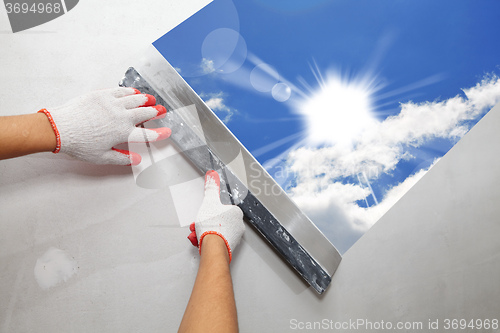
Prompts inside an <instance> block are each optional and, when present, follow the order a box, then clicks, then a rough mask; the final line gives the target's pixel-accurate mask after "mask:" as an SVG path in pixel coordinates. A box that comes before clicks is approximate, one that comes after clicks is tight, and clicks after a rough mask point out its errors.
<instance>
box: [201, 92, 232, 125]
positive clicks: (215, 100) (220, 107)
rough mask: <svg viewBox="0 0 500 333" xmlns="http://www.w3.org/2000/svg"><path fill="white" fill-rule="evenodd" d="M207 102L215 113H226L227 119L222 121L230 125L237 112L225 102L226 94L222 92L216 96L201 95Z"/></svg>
mask: <svg viewBox="0 0 500 333" xmlns="http://www.w3.org/2000/svg"><path fill="white" fill-rule="evenodd" d="M200 96H201V97H202V98H203V99H204V100H205V104H206V105H207V106H208V107H209V108H210V109H212V110H213V111H214V112H215V113H219V114H220V113H224V114H225V117H224V118H223V119H222V121H223V122H224V123H226V124H227V123H228V122H229V121H230V120H231V117H232V116H233V115H234V114H235V112H236V110H235V109H231V108H230V107H228V106H227V105H226V104H225V102H224V94H223V93H222V92H219V93H216V94H200Z"/></svg>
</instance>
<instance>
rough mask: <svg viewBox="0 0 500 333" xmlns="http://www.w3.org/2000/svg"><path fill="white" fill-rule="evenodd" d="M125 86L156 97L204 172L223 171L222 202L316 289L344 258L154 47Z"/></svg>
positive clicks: (163, 122)
mask: <svg viewBox="0 0 500 333" xmlns="http://www.w3.org/2000/svg"><path fill="white" fill-rule="evenodd" d="M120 85H121V86H126V87H133V88H136V89H138V90H140V91H141V92H142V93H147V94H151V95H153V96H155V98H156V102H157V104H161V105H163V106H165V107H166V109H167V110H168V112H167V115H166V117H165V118H164V119H160V120H156V121H157V122H159V126H165V127H169V128H171V129H172V135H171V137H170V139H171V141H172V142H174V144H175V145H176V146H177V148H179V149H180V150H181V151H182V153H183V154H184V155H185V156H186V157H187V158H188V159H189V160H191V162H192V163H193V164H194V165H195V166H196V167H197V168H198V169H199V170H200V171H201V172H202V173H205V172H206V171H208V170H211V169H213V170H216V171H218V172H219V174H220V175H221V201H222V203H224V204H236V205H238V206H239V207H240V208H241V210H242V211H243V213H244V214H245V217H246V219H247V220H248V222H249V223H250V224H251V225H253V226H254V227H255V228H256V229H257V230H258V231H259V232H260V233H261V234H262V235H263V236H264V238H265V239H267V240H268V241H269V243H270V244H271V245H272V246H273V247H274V248H275V249H276V250H277V251H278V252H279V253H280V254H281V255H282V256H283V258H284V259H285V260H286V261H287V262H288V263H289V264H290V265H291V266H292V267H293V268H294V269H295V270H296V271H297V272H298V273H299V274H300V275H301V276H302V277H303V278H304V280H306V281H307V282H308V283H309V284H310V285H311V286H312V287H313V288H314V289H315V290H316V291H317V292H318V293H320V294H321V293H323V292H324V291H325V290H326V288H327V287H328V285H329V284H330V281H331V278H332V276H333V274H334V273H335V270H336V269H337V266H338V265H339V263H340V261H341V259H342V257H341V256H340V254H339V252H338V251H337V249H336V248H335V247H334V246H333V245H332V244H331V243H330V242H329V241H328V239H327V238H326V237H325V236H324V235H323V234H322V233H321V232H320V231H319V230H318V228H317V227H316V226H315V225H314V224H313V223H312V222H311V220H309V218H308V217H307V216H306V215H305V214H304V213H303V212H302V211H301V210H300V209H299V208H298V207H297V206H296V205H295V203H294V202H293V201H292V200H291V199H290V198H289V197H288V196H287V195H286V193H285V192H284V191H283V190H282V189H281V187H280V186H279V185H278V184H277V183H276V182H275V181H274V179H273V178H272V177H271V176H270V175H269V174H268V173H267V171H266V170H265V169H264V168H263V167H262V166H261V165H260V164H259V162H257V160H256V159H255V158H254V157H253V156H252V155H251V154H250V153H249V152H248V151H247V150H246V148H245V147H244V146H243V145H242V144H241V143H240V142H239V141H238V139H236V137H235V136H234V135H233V134H232V133H231V132H230V131H229V129H228V128H227V127H226V126H225V125H224V124H223V123H222V121H220V120H219V118H218V117H217V116H216V115H215V113H214V112H213V111H212V110H210V108H209V107H208V106H207V105H206V104H205V103H204V102H203V100H202V99H201V98H200V97H199V96H198V95H197V94H196V93H195V92H194V90H193V89H192V88H191V87H190V86H189V85H188V84H187V83H186V82H185V81H184V79H183V78H182V77H181V76H180V75H179V74H178V73H177V71H176V70H175V69H174V68H173V67H172V66H171V65H170V64H169V63H168V62H167V61H166V60H165V58H164V57H163V56H162V55H161V54H160V53H159V52H158V51H156V49H154V48H153V47H151V49H150V50H148V52H147V54H146V56H145V57H144V59H143V60H142V61H141V62H140V63H139V64H137V65H136V66H135V67H131V68H129V69H128V70H127V72H126V74H125V77H124V78H123V79H122V81H121V82H120Z"/></svg>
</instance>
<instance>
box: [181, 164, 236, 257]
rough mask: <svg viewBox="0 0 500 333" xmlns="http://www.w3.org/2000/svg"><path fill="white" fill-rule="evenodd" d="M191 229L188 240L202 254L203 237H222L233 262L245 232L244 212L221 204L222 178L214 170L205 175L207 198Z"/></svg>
mask: <svg viewBox="0 0 500 333" xmlns="http://www.w3.org/2000/svg"><path fill="white" fill-rule="evenodd" d="M190 229H191V231H192V232H191V234H190V235H189V236H188V239H189V240H190V241H191V243H192V244H193V245H194V246H197V247H198V248H199V249H200V253H201V246H202V244H203V237H205V236H206V235H208V234H216V235H218V236H220V237H221V238H222V239H223V240H224V242H225V243H226V246H227V251H228V253H229V262H231V259H232V253H233V250H234V249H235V248H236V246H238V244H239V242H240V239H241V236H242V235H243V232H244V231H245V224H244V223H243V212H242V211H241V209H240V208H239V207H238V206H233V205H223V204H222V203H221V202H220V178H219V174H218V173H217V172H216V171H214V170H210V171H208V172H207V173H206V175H205V197H204V198H203V202H202V203H201V208H200V210H199V211H198V216H197V217H196V222H195V223H193V224H191V226H190Z"/></svg>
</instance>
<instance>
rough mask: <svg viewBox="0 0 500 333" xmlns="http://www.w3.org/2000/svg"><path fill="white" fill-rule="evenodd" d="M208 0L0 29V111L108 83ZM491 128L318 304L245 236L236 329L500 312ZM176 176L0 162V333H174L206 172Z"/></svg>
mask: <svg viewBox="0 0 500 333" xmlns="http://www.w3.org/2000/svg"><path fill="white" fill-rule="evenodd" d="M206 2H207V1H189V2H187V3H183V4H182V5H179V2H178V1H153V2H150V6H151V7H150V8H149V9H144V7H140V6H139V7H138V5H136V2H134V1H123V0H122V1H106V2H98V1H82V2H81V3H79V4H78V6H77V7H75V8H74V9H73V10H72V11H71V12H69V13H68V14H66V15H65V16H63V17H60V18H58V19H56V20H54V21H52V22H50V23H47V24H46V25H42V26H40V27H37V28H35V29H33V30H30V31H27V32H24V33H19V34H11V33H2V34H0V45H2V52H1V53H0V60H1V62H0V66H1V69H2V73H3V74H4V80H2V83H1V87H2V89H0V113H1V114H2V115H7V114H21V113H28V112H34V111H36V110H38V109H40V108H42V107H47V106H50V105H59V104H61V103H63V102H64V101H66V100H67V99H69V98H71V97H74V96H77V95H79V94H80V93H82V92H85V91H88V90H91V89H97V88H105V87H109V86H115V85H116V84H117V82H118V80H119V79H120V77H121V76H122V75H123V72H124V71H125V70H126V69H127V67H128V66H129V62H131V61H133V59H134V56H135V52H140V48H141V47H142V46H144V47H145V46H147V44H149V43H150V42H151V41H152V40H154V39H156V38H157V37H159V36H160V35H162V34H163V33H165V32H166V31H168V29H170V28H172V27H173V26H175V24H177V23H179V22H181V21H182V19H183V18H185V17H187V16H188V15H189V14H191V13H192V12H194V11H196V10H197V9H199V8H201V7H202V6H203V5H204V4H206ZM96 8H101V11H96ZM131 12H132V13H134V15H135V16H134V18H131V16H130V13H131ZM0 15H4V13H3V12H1V13H0ZM148 20H154V22H155V24H154V25H152V24H147V23H148V22H149V21H148ZM123 22H127V24H125V26H120V25H121V24H123ZM0 30H2V31H6V30H8V24H7V23H5V21H4V20H3V18H2V20H1V23H0ZM499 127H500V106H497V107H496V108H495V109H494V110H492V111H491V112H490V113H489V114H487V115H486V116H485V117H484V119H483V120H481V121H480V122H479V124H478V125H477V126H476V127H474V128H473V129H472V131H471V132H470V133H469V134H467V135H466V136H465V137H464V138H463V139H462V140H461V141H460V142H459V143H458V144H457V145H456V146H455V147H454V148H453V149H452V150H451V151H450V152H449V153H448V154H447V155H446V156H445V157H444V158H443V159H442V160H441V161H440V162H439V163H438V164H437V165H436V166H435V167H434V168H433V169H432V170H431V171H430V172H429V173H428V174H427V175H426V176H425V177H424V178H423V179H422V180H421V181H420V182H419V183H417V185H415V186H414V187H413V188H412V189H411V190H410V192H408V193H407V195H406V196H405V197H403V199H401V200H400V201H399V202H398V203H397V204H396V205H395V206H394V207H393V208H392V209H391V210H390V211H389V212H388V213H387V214H386V215H385V216H384V217H383V218H382V219H381V220H380V221H379V222H378V223H377V224H376V225H375V226H374V227H373V228H372V229H371V230H370V231H369V232H368V233H367V234H365V235H364V236H363V237H362V238H361V239H360V240H359V241H358V242H357V243H356V244H355V245H354V246H353V247H352V248H351V249H350V250H349V251H348V252H347V253H346V254H345V257H344V260H343V261H342V263H341V265H340V267H339V269H338V271H337V273H336V275H335V276H334V280H333V282H332V285H331V287H330V289H329V290H327V292H326V293H325V294H324V295H323V296H318V295H316V294H315V292H314V291H313V290H312V289H311V288H308V286H307V285H305V284H304V282H302V280H301V279H300V278H299V277H298V276H297V275H296V274H295V273H293V271H292V270H290V269H289V268H288V267H287V266H286V265H285V264H284V263H283V261H282V260H281V259H280V258H278V257H277V256H276V254H275V253H274V252H273V250H272V249H271V248H270V247H269V246H268V245H267V244H266V243H265V242H264V241H263V240H262V239H261V238H260V237H259V236H258V235H257V234H256V233H255V232H254V231H253V230H252V229H250V228H248V229H247V232H246V233H245V235H244V239H243V241H242V244H241V245H240V247H239V248H238V250H237V253H236V254H235V258H234V261H233V263H232V272H233V279H234V286H235V293H236V297H237V306H238V311H239V319H240V328H241V331H242V332H288V331H293V330H294V329H296V331H297V330H299V331H300V330H304V329H300V328H301V327H304V328H307V325H308V323H312V322H318V321H322V320H323V319H326V321H323V322H322V323H323V324H325V325H326V326H328V327H330V326H329V325H330V324H333V325H335V324H336V323H340V324H341V325H344V327H345V323H348V324H350V325H351V323H352V322H355V323H356V324H358V323H359V324H360V326H359V327H358V326H356V328H357V331H364V330H365V329H364V328H366V327H365V326H363V325H361V324H362V323H363V322H361V321H358V320H365V324H366V321H369V322H371V323H372V325H377V323H378V325H380V323H381V322H382V321H384V322H385V323H387V322H391V323H393V324H394V325H396V324H397V322H421V323H422V325H423V331H428V325H429V321H431V322H432V323H435V322H436V320H439V322H438V324H439V328H440V329H441V330H443V328H444V325H445V322H444V320H445V319H446V318H448V319H466V320H470V319H483V320H484V319H494V318H495V316H496V319H499V315H498V314H499V313H500V304H499V302H498V299H500V295H499V293H500V291H499V288H498V281H499V280H500V256H499V254H500V242H498V240H497V237H498V236H497V235H498V234H500V208H499V205H498V202H499V201H500V180H499V177H498V170H499V169H500V157H499V155H498V153H497V150H498V148H497V147H496V145H497V144H496V143H497V142H500V134H499V132H498V128H499ZM158 148H159V149H162V150H164V151H166V152H169V154H176V151H175V149H174V148H173V147H171V146H170V145H169V144H168V143H162V144H160V145H159V146H158ZM172 173H173V174H174V175H175V176H177V177H179V178H186V177H187V176H186V175H187V174H189V175H190V176H189V177H187V178H190V179H191V178H192V180H190V181H188V182H185V183H183V184H177V185H175V184H172V186H167V187H164V188H158V189H147V188H143V187H139V186H138V185H137V184H136V182H135V178H134V173H133V172H132V170H131V169H130V168H127V167H125V168H124V167H110V166H93V165H89V164H85V163H82V162H78V161H73V160H70V159H68V158H65V157H64V156H54V155H53V154H50V153H47V154H38V155H33V156H28V157H23V158H17V159H13V160H8V161H2V162H0V299H1V302H0V331H1V332H171V331H175V330H176V329H177V327H178V324H179V323H180V320H181V317H182V314H183V311H184V308H185V305H186V303H187V301H188V298H189V294H190V292H191V287H192V284H193V282H194V277H195V274H196V270H197V264H198V255H197V253H196V250H195V249H194V248H193V247H191V245H190V243H189V241H187V240H186V238H185V237H186V236H187V234H188V233H189V232H188V229H187V228H186V227H180V224H181V223H183V222H186V221H189V220H190V219H193V218H194V214H195V213H196V210H197V207H198V205H199V203H200V200H201V194H202V186H203V185H202V184H203V179H202V177H201V175H198V177H196V171H195V170H194V169H193V168H192V166H191V165H190V164H189V163H188V162H187V161H185V160H183V159H178V168H176V169H175V170H172ZM193 175H194V176H193ZM174 178H175V177H174ZM55 268H60V270H58V271H57V272H58V273H57V274H55V275H50V274H48V273H50V272H53V271H54V269H55ZM330 321H332V322H330ZM337 325H338V324H337ZM349 328H351V329H352V330H354V329H353V326H350V327H349ZM395 331H396V330H395ZM399 331H404V330H399ZM408 331H416V330H415V329H409V330H408ZM470 331H473V330H470ZM474 331H481V330H474ZM497 331H498V330H497Z"/></svg>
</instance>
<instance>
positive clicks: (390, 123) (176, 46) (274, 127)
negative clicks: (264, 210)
mask: <svg viewBox="0 0 500 333" xmlns="http://www.w3.org/2000/svg"><path fill="white" fill-rule="evenodd" d="M499 12H500V2H498V1H486V0H481V1H477V0H476V1H472V0H470V1H467V0H465V1H451V0H441V1H431V0H418V1H416V0H414V1H400V0H386V1H373V0H359V1H354V2H353V1H345V0H308V1H299V0H287V1H285V0H245V1H241V0H240V1H234V2H232V1H230V0H215V1H213V2H212V3H211V4H209V5H207V6H206V7H205V8H203V9H202V10H200V11H199V12H198V13H196V14H195V15H193V16H192V17H191V18H189V19H188V20H186V21H185V22H184V23H182V24H181V25H179V26H178V27H176V28H175V29H173V30H172V31H170V32H169V33H167V34H166V35H164V36H163V37H161V38H160V39H159V40H157V41H156V42H155V43H154V46H155V47H156V48H157V49H158V50H159V51H160V52H161V53H162V54H163V55H164V57H165V58H166V59H167V60H168V61H169V62H170V63H171V64H172V65H173V66H174V67H176V68H177V69H178V71H179V72H180V74H181V75H182V76H183V77H184V78H185V79H186V80H187V82H188V83H189V84H190V85H191V86H192V87H193V89H194V90H195V91H196V92H197V93H198V94H199V95H200V96H201V97H202V98H203V99H204V100H205V101H206V102H207V104H208V105H209V106H210V107H211V108H212V109H213V110H214V111H215V112H216V113H217V114H218V115H219V117H220V118H221V119H222V120H224V122H225V123H226V125H227V126H228V127H229V129H230V130H231V131H232V132H233V133H234V134H235V135H236V137H238V139H239V140H240V141H241V142H242V143H243V144H244V145H245V146H246V147H247V149H248V150H249V151H250V152H252V153H254V155H255V156H256V158H257V159H258V160H259V161H260V162H261V163H262V164H263V165H265V166H266V167H267V168H268V170H269V171H270V173H271V175H273V176H275V178H276V179H277V180H278V182H279V183H280V184H281V185H282V187H283V188H285V189H286V190H287V192H288V193H289V194H290V196H291V197H292V198H293V199H294V200H295V201H296V202H297V204H298V205H299V206H300V207H301V208H302V209H303V210H304V211H305V212H306V213H307V214H308V215H309V216H310V217H311V219H312V220H313V221H314V222H315V223H316V224H317V225H318V227H319V228H320V229H321V230H322V231H323V232H324V233H325V235H326V236H327V237H328V238H329V239H330V240H331V241H332V242H333V243H334V245H336V246H337V247H338V248H339V250H340V251H341V252H345V251H346V250H347V249H348V248H349V247H350V246H351V245H352V244H353V243H354V242H355V241H356V240H357V239H358V238H359V237H360V236H361V235H362V234H363V233H364V232H365V231H366V230H368V229H369V227H370V226H371V225H373V223H375V222H376V220H377V219H378V218H379V217H380V216H381V215H382V214H383V213H384V212H385V211H386V210H387V209H389V208H390V206H391V205H392V204H394V202H395V201H397V199H398V198H400V197H401V196H402V195H403V194H404V193H405V192H406V191H407V190H408V189H409V188H410V187H411V186H412V185H413V184H414V183H415V182H416V181H418V179H420V178H421V177H422V176H423V175H424V174H425V172H426V171H427V170H428V168H429V167H430V166H431V165H433V164H434V163H435V162H436V161H437V160H438V159H439V158H440V157H442V156H443V155H444V154H445V153H446V152H447V151H448V150H449V149H450V148H451V147H452V146H453V145H454V144H455V143H456V142H457V141H458V140H459V139H460V137H462V136H463V135H464V134H465V132H466V131H467V130H468V129H470V127H471V126H473V124H475V123H476V122H477V121H478V120H479V119H480V118H481V117H482V116H483V115H484V114H485V112H487V110H489V109H490V108H491V107H492V106H493V105H494V104H495V103H496V102H498V101H500V81H499V80H498V77H497V76H496V75H497V74H498V73H499V71H500V67H499V65H500V60H499V59H500V45H499V43H498V37H497V36H498V33H499V32H500V23H499V20H498V18H497V14H498V13H499ZM351 93H352V95H351ZM336 94H338V95H336ZM343 99H344V100H343ZM351 101H352V102H351ZM362 102H366V103H362ZM358 104H359V105H358ZM352 108H358V109H360V113H359V114H358V113H355V112H357V111H356V110H351V109H352ZM365 111H367V112H365ZM349 115H353V116H352V117H351V118H350V116H349ZM365 118H366V119H365ZM365 120H366V121H365ZM338 124H340V126H339V125H338ZM351 127H352V128H351ZM344 132H345V133H344ZM330 135H331V136H330ZM341 135H344V136H345V138H342V137H341ZM344 139H345V140H344Z"/></svg>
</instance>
